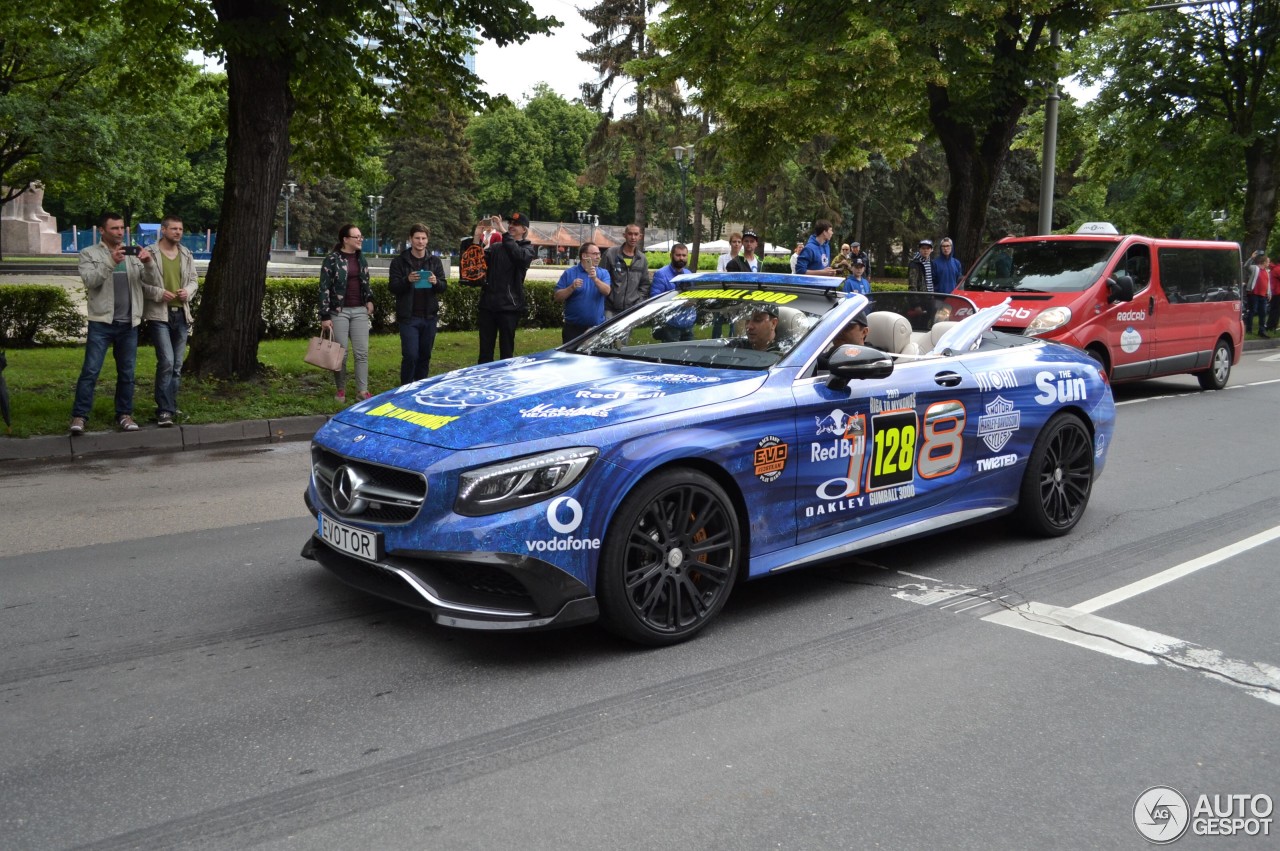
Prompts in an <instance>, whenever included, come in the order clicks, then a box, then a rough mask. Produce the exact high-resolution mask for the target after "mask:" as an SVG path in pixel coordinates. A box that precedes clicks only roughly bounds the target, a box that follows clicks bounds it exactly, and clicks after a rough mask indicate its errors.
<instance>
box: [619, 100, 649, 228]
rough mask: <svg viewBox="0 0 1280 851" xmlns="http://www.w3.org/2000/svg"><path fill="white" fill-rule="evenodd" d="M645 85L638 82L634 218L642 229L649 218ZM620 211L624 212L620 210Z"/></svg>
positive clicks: (646, 226)
mask: <svg viewBox="0 0 1280 851" xmlns="http://www.w3.org/2000/svg"><path fill="white" fill-rule="evenodd" d="M644 94H645V92H644V86H643V85H642V84H641V83H639V82H637V83H636V161H635V168H636V209H635V218H634V219H633V220H632V221H634V222H635V223H636V224H638V225H639V226H640V230H642V231H643V230H645V229H647V228H648V226H649V225H648V221H647V219H648V218H649V156H648V154H649V119H648V116H647V115H646V109H645V96H644ZM618 212H622V211H621V210H619V211H618Z"/></svg>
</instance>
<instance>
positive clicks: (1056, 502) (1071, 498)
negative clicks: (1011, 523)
mask: <svg viewBox="0 0 1280 851" xmlns="http://www.w3.org/2000/svg"><path fill="white" fill-rule="evenodd" d="M1092 489H1093V439H1092V437H1090V435H1089V429H1088V428H1086V427H1085V424H1084V423H1083V422H1082V421H1081V420H1080V418H1079V417H1077V416H1076V415H1075V414H1068V413H1061V414H1058V415H1057V416H1055V417H1054V418H1053V419H1051V420H1049V422H1048V423H1046V424H1045V427H1044V428H1043V429H1041V431H1040V434H1039V435H1038V436H1037V437H1036V443H1035V446H1034V447H1032V449H1031V455H1030V457H1029V458H1028V459H1027V469H1026V471H1025V472H1024V473H1023V475H1022V488H1021V490H1020V491H1019V494H1018V517H1019V519H1020V520H1021V521H1022V525H1023V526H1024V527H1025V528H1026V529H1028V530H1029V531H1031V532H1033V533H1035V534H1036V535H1040V536H1042V537H1049V538H1054V537H1058V536H1059V535H1065V534H1067V533H1068V532H1070V531H1071V530H1072V529H1074V528H1075V525H1076V523H1078V522H1080V518H1081V517H1082V516H1084V510H1085V507H1086V506H1087V505H1088V504H1089V494H1090V492H1091V491H1092Z"/></svg>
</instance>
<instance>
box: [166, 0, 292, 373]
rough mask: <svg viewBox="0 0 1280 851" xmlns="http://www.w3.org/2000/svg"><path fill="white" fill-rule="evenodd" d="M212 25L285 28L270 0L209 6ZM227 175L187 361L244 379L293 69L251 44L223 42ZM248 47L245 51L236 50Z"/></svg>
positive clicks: (283, 15)
mask: <svg viewBox="0 0 1280 851" xmlns="http://www.w3.org/2000/svg"><path fill="white" fill-rule="evenodd" d="M213 9H214V12H215V14H217V16H218V20H219V22H220V23H221V24H222V25H223V26H225V27H228V28H231V29H244V30H247V31H249V32H252V33H254V34H255V36H256V37H257V38H261V37H262V34H264V33H272V32H281V31H283V30H284V29H285V28H287V27H289V25H290V24H289V20H288V15H287V9H286V8H285V6H284V5H283V4H281V3H279V2H278V0H269V2H263V1H262V0H214V3H213ZM228 43H229V44H230V45H232V46H231V47H230V48H229V49H228V50H227V56H226V69H227V111H228V127H227V130H228V132H227V170H226V176H225V178H224V180H223V194H222V214H221V216H220V217H219V220H218V242H217V244H216V245H215V246H214V249H213V257H212V259H211V260H210V263H209V272H208V275H207V276H206V278H205V281H204V285H203V286H202V287H201V288H200V316H199V320H198V325H197V327H198V332H197V333H195V334H193V335H192V337H191V358H190V359H189V361H188V363H189V364H190V365H191V369H192V371H193V372H195V373H196V374H198V375H202V376H212V377H216V378H226V379H247V378H252V377H253V376H254V375H255V374H256V373H257V370H258V336H259V333H260V331H259V329H260V326H261V323H262V299H263V295H264V293H265V291H266V279H267V257H268V255H269V254H270V250H271V234H272V230H273V228H274V225H275V213H276V206H277V203H278V201H279V196H280V185H281V182H282V181H283V180H284V178H285V175H286V173H287V169H288V164H289V151H290V143H289V120H290V118H292V116H293V108H294V100H293V95H292V93H291V92H290V90H289V79H290V76H291V74H292V70H293V63H292V61H291V60H289V59H288V58H287V57H282V56H279V55H275V54H274V53H273V52H272V51H271V48H270V47H264V48H262V49H260V50H257V51H255V50H254V48H253V47H252V45H255V44H257V43H258V42H256V41H255V40H253V39H229V40H228ZM241 45H250V46H249V47H240V46H241Z"/></svg>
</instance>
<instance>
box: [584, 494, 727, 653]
mask: <svg viewBox="0 0 1280 851" xmlns="http://www.w3.org/2000/svg"><path fill="white" fill-rule="evenodd" d="M741 540H742V536H741V533H740V531H739V524H738V515H737V512H736V511H735V510H734V507H733V502H732V500H730V499H729V496H728V494H726V493H725V491H724V488H722V487H720V485H719V484H717V483H716V482H715V480H714V479H712V478H711V477H709V476H707V475H704V474H703V473H699V472H697V471H696V470H684V469H679V470H676V469H673V470H667V471H663V472H660V473H658V474H656V475H654V476H652V477H650V478H648V479H645V480H644V481H642V482H641V483H640V484H639V485H637V486H636V488H635V489H634V490H632V492H631V493H630V494H628V495H627V497H626V499H624V500H623V502H622V505H621V506H620V507H619V508H618V512H617V514H616V515H615V516H614V518H613V521H612V523H611V524H610V525H609V531H608V532H607V533H606V535H605V541H604V548H603V550H602V552H601V555H600V566H599V569H598V572H597V576H596V596H597V598H598V600H599V603H600V616H601V623H602V624H603V625H604V626H605V628H606V629H608V630H609V631H610V632H613V633H614V634H616V635H619V636H621V637H623V638H626V639H629V640H631V641H635V642H639V643H641V644H648V645H653V646H664V645H669V644H676V643H678V642H681V641H684V640H686V639H688V638H691V637H692V636H694V635H695V634H696V633H698V632H699V631H700V630H701V629H703V627H705V626H706V625H707V624H708V623H709V622H710V621H711V619H712V618H714V617H715V616H716V614H717V613H718V612H719V611H720V609H722V608H723V607H724V604H725V601H726V600H727V599H728V598H729V593H730V592H731V591H732V590H733V586H734V583H735V581H736V580H737V576H738V569H739V562H740V560H741V559H742V558H743V553H742V544H741Z"/></svg>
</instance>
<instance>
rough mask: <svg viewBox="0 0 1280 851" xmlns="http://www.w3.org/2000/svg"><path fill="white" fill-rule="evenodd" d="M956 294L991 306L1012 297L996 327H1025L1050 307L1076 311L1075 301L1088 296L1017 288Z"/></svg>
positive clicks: (958, 292)
mask: <svg viewBox="0 0 1280 851" xmlns="http://www.w3.org/2000/svg"><path fill="white" fill-rule="evenodd" d="M956 295H962V296H964V297H965V298H967V299H970V300H972V301H973V303H974V304H976V305H978V307H980V308H981V307H991V306H992V305H996V304H1000V303H1001V302H1003V301H1004V300H1005V299H1010V298H1011V299H1013V301H1012V302H1011V303H1010V304H1009V307H1008V309H1007V310H1005V312H1004V316H1002V317H1000V319H999V320H998V321H997V322H996V325H995V327H997V328H1012V329H1015V330H1017V329H1022V328H1026V327H1027V325H1029V324H1030V323H1031V320H1032V319H1035V318H1036V317H1037V316H1039V315H1040V314H1041V312H1043V311H1045V310H1048V309H1049V308H1051V307H1069V308H1071V312H1072V313H1073V314H1075V313H1078V312H1079V311H1078V310H1077V309H1076V303H1077V302H1078V301H1080V299H1081V297H1086V296H1088V291H1085V292H1070V293H1020V292H1018V291H1017V290H964V289H962V290H957V291H956Z"/></svg>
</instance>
